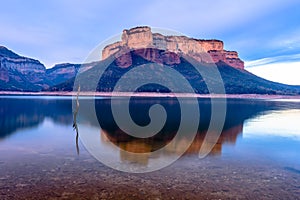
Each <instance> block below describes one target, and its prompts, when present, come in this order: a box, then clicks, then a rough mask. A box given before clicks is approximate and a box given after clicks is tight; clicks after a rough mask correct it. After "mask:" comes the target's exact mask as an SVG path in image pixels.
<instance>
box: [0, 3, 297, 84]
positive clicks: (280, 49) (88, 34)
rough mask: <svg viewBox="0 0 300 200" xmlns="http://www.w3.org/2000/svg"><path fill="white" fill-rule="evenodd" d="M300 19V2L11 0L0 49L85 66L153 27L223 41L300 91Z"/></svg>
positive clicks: (2, 17) (4, 9)
mask: <svg viewBox="0 0 300 200" xmlns="http://www.w3.org/2000/svg"><path fill="white" fill-rule="evenodd" d="M299 19H300V1H297V0H284V1H283V0H265V1H262V0H252V1H249V0H240V1H233V0H214V1H209V0H202V1H199V0H186V1H182V0H181V1H180V0H172V1H171V0H170V1H164V0H152V1H130V0H127V1H122V0H120V1H114V0H107V1H101V0H94V1H92V0H86V1H82V0H81V1H79V0H51V1H47V0H45V1H39V0H27V1H22V0H10V1H2V2H1V12H0V27H1V29H0V45H4V46H6V47H8V48H10V49H12V50H13V51H15V52H17V53H19V54H21V55H25V56H28V57H33V58H36V59H38V60H40V61H41V62H42V63H44V64H45V65H46V67H48V68H49V67H52V66H53V65H54V64H56V63H62V62H72V63H81V62H83V61H84V59H85V58H86V56H87V55H88V54H89V52H90V51H91V50H93V48H94V47H95V46H97V45H98V44H99V43H101V42H102V41H104V40H106V39H107V38H109V37H111V36H113V35H116V34H119V33H121V31H122V30H123V29H125V28H126V29H128V28H131V27H135V26H138V25H149V26H152V27H160V28H166V29H172V30H176V31H179V32H181V33H183V34H185V35H187V36H191V37H195V38H203V39H211V38H216V39H220V40H223V41H224V43H225V48H226V49H229V50H236V51H238V52H239V54H240V57H241V59H243V60H244V61H246V66H247V69H248V70H249V71H251V72H253V73H256V74H258V75H260V76H263V77H266V78H268V79H270V80H274V81H279V82H284V83H289V84H298V85H300V78H298V76H297V74H300V70H299V69H300V56H299V54H300V22H299V21H300V20H299ZM297 55H298V56H297ZM99 57H100V52H99ZM275 69H276V70H275ZM281 69H282V70H281ZM286 69H288V70H286ZM287 71H288V72H289V73H287Z"/></svg>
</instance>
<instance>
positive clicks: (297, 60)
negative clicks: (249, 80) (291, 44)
mask: <svg viewBox="0 0 300 200" xmlns="http://www.w3.org/2000/svg"><path fill="white" fill-rule="evenodd" d="M245 66H246V69H247V70H248V71H249V72H251V73H253V74H255V75H257V76H260V77H262V78H265V79H267V80H270V81H274V82H279V83H284V84H289V85H300V54H295V55H288V56H278V57H272V58H263V59H259V60H254V61H248V62H245Z"/></svg>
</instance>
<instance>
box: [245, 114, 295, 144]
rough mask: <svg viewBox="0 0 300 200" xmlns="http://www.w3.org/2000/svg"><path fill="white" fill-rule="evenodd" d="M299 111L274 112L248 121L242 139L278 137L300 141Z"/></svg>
mask: <svg viewBox="0 0 300 200" xmlns="http://www.w3.org/2000/svg"><path fill="white" fill-rule="evenodd" d="M299 120H300V110H298V109H292V110H283V111H275V112H271V113H269V114H266V115H262V116H259V117H256V118H254V119H250V120H248V121H247V122H246V123H245V125H244V132H243V137H245V138H248V137H265V136H280V137H286V138H292V139H296V140H300V125H299Z"/></svg>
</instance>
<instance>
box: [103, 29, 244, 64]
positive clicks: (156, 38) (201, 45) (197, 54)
mask: <svg viewBox="0 0 300 200" xmlns="http://www.w3.org/2000/svg"><path fill="white" fill-rule="evenodd" d="M138 49H158V50H165V51H167V52H170V53H175V54H185V55H188V56H190V57H192V58H194V59H196V60H198V61H199V62H206V63H212V62H214V63H217V62H219V61H223V62H225V63H227V64H228V65H230V66H232V67H234V68H238V69H244V62H243V61H242V60H241V59H239V57H238V53H237V52H235V51H226V50H224V44H223V42H222V41H220V40H200V39H194V38H188V37H185V36H164V35H162V34H159V33H152V32H151V28H150V27H136V28H132V29H130V30H124V31H123V34H122V40H121V41H119V42H116V43H113V44H110V45H108V46H106V47H105V48H104V49H103V51H102V59H106V58H108V57H109V56H111V55H114V56H115V57H116V58H118V57H120V56H121V57H122V58H120V59H119V60H120V64H121V66H122V67H127V66H130V58H128V57H126V55H127V56H128V54H126V52H128V51H130V50H138ZM152 52H153V54H151V53H150V52H149V50H148V54H147V56H146V57H147V58H148V59H147V60H151V59H154V60H155V59H157V52H156V51H152ZM124 53H125V54H124ZM123 54H124V55H123ZM123 61H126V62H123Z"/></svg>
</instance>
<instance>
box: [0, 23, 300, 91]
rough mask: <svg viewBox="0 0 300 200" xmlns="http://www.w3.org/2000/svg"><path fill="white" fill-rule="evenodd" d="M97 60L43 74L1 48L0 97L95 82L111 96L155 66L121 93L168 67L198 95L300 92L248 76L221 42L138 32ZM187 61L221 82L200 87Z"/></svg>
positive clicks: (133, 31)
mask: <svg viewBox="0 0 300 200" xmlns="http://www.w3.org/2000/svg"><path fill="white" fill-rule="evenodd" d="M99 54H102V60H101V61H97V62H94V63H85V64H72V63H64V64H57V65H55V66H54V67H52V68H50V69H46V68H45V66H44V65H43V64H42V63H40V62H39V61H38V60H35V59H31V58H26V57H23V56H20V55H18V54H16V53H14V52H13V51H11V50H9V49H7V48H6V47H2V46H0V91H35V92H38V91H73V87H74V81H75V77H77V78H78V80H79V84H80V81H81V82H82V81H85V82H86V83H90V81H91V80H99V81H98V84H97V87H96V90H97V91H100V92H111V91H113V90H114V88H115V86H116V83H117V82H118V81H119V80H120V78H121V77H123V76H124V75H125V74H126V73H127V72H129V71H130V70H131V69H134V68H137V67H139V66H141V65H145V64H158V66H161V67H160V68H155V71H153V72H151V74H145V72H139V73H140V74H137V75H136V76H135V77H131V78H128V79H126V80H125V82H124V85H125V87H124V88H122V89H124V90H122V91H124V92H126V91H127V90H126V85H128V86H129V85H131V84H132V83H133V82H134V81H137V80H138V79H143V78H145V77H147V78H151V76H158V75H160V74H161V73H163V72H164V70H166V67H171V68H172V69H174V70H176V71H177V72H179V73H180V74H181V75H182V76H184V78H185V79H186V80H187V81H188V82H189V84H190V85H191V86H192V87H193V89H194V91H195V92H196V93H198V94H207V93H209V91H208V88H207V86H206V82H207V81H209V82H210V83H212V84H217V82H220V81H221V82H222V84H224V87H225V90H226V93H228V94H279V95H299V94H300V86H290V85H285V84H280V83H275V82H271V81H268V80H265V79H263V78H260V77H258V76H255V75H253V74H251V73H249V72H248V71H247V70H245V69H244V62H243V61H242V60H241V59H240V58H239V57H238V53H237V52H235V51H227V50H225V49H224V44H223V42H222V41H220V40H215V39H213V40H202V39H194V38H188V37H185V36H165V35H162V34H159V33H152V32H151V28H150V27H136V28H132V29H129V30H124V31H123V34H122V38H121V41H118V42H115V43H113V44H109V45H107V46H106V47H105V48H104V49H103V50H102V52H99ZM187 57H188V58H191V59H192V60H194V61H195V62H196V63H197V66H198V67H199V69H201V70H202V71H206V72H207V73H206V74H209V72H210V70H211V69H212V66H216V67H217V69H218V70H219V73H220V75H221V78H222V80H215V79H214V78H213V77H206V80H205V81H204V79H203V77H202V76H201V75H200V74H199V73H198V72H197V70H195V69H194V68H193V65H192V64H191V63H189V61H188V60H187ZM156 70H157V71H156ZM79 71H80V72H79ZM100 71H103V72H104V73H103V76H102V77H96V76H97V74H99V72H100ZM170 76H171V75H170ZM170 76H168V75H167V76H166V77H165V78H166V80H169V79H167V78H168V77H169V78H171V80H173V81H174V78H172V77H170ZM86 85H89V84H86ZM173 87H177V88H179V91H180V88H181V86H180V85H178V83H176V80H175V81H174V85H173ZM82 89H83V91H93V90H94V88H83V87H82ZM137 92H161V93H168V92H170V90H168V88H166V87H163V86H160V85H155V84H148V85H145V86H143V87H140V88H138V90H137ZM182 92H185V91H182Z"/></svg>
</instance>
